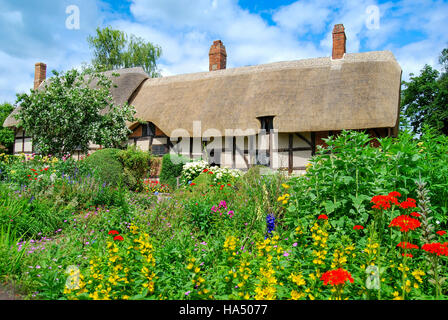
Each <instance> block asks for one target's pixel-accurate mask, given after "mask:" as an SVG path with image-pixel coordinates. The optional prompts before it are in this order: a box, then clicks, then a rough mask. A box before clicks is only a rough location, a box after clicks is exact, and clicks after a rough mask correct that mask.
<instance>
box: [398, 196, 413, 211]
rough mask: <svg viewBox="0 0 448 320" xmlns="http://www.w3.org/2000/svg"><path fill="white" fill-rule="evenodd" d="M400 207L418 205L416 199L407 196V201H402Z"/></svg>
mask: <svg viewBox="0 0 448 320" xmlns="http://www.w3.org/2000/svg"><path fill="white" fill-rule="evenodd" d="M400 207H401V208H402V209H407V208H415V207H416V204H415V200H414V199H412V198H407V199H406V201H403V202H402V203H400Z"/></svg>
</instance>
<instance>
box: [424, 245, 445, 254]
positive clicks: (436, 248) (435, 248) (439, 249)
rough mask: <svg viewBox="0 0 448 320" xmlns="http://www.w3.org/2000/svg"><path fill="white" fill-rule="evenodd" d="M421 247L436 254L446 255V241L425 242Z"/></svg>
mask: <svg viewBox="0 0 448 320" xmlns="http://www.w3.org/2000/svg"><path fill="white" fill-rule="evenodd" d="M422 249H423V250H425V251H426V252H428V253H432V254H436V255H438V256H448V248H447V243H444V244H441V243H440V242H434V243H425V244H424V245H423V246H422Z"/></svg>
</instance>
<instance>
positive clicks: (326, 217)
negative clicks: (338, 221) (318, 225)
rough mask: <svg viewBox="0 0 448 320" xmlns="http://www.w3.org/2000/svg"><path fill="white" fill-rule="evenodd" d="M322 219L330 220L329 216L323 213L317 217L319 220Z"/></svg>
mask: <svg viewBox="0 0 448 320" xmlns="http://www.w3.org/2000/svg"><path fill="white" fill-rule="evenodd" d="M320 219H323V220H328V216H327V215H326V214H321V215H320V216H318V217H317V220H320Z"/></svg>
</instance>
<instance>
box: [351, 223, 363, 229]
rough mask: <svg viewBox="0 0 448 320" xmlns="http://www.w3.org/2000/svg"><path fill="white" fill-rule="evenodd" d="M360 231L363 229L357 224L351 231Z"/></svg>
mask: <svg viewBox="0 0 448 320" xmlns="http://www.w3.org/2000/svg"><path fill="white" fill-rule="evenodd" d="M362 229H364V227H363V226H361V225H359V224H358V225H356V226H354V227H353V230H362Z"/></svg>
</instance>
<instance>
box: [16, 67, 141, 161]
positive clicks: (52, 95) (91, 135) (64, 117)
mask: <svg viewBox="0 0 448 320" xmlns="http://www.w3.org/2000/svg"><path fill="white" fill-rule="evenodd" d="M53 75H54V76H53V77H51V78H50V79H49V80H48V81H46V82H45V83H44V88H43V89H38V90H31V93H30V94H26V93H25V94H21V95H18V96H17V104H19V105H20V107H21V108H20V110H19V112H18V115H17V116H16V118H17V119H18V120H19V123H18V126H21V127H22V128H23V129H24V130H25V131H26V132H27V134H28V135H30V136H31V138H32V141H33V146H34V148H35V149H36V150H38V152H39V153H41V154H52V155H56V156H62V155H66V154H67V153H70V154H72V153H73V151H75V150H80V151H81V152H83V153H86V152H87V151H88V146H89V143H90V142H93V143H95V144H99V145H101V146H104V147H119V146H121V145H122V144H123V142H124V141H126V140H127V137H128V134H129V133H130V130H129V129H128V127H127V126H126V121H134V114H135V109H134V107H132V106H129V105H128V104H127V103H125V104H124V105H115V104H114V103H113V100H112V96H111V94H110V88H111V86H112V80H111V79H108V78H107V77H106V76H105V75H104V74H101V73H98V72H92V71H91V70H88V69H87V70H84V71H82V72H79V71H77V70H69V71H67V72H65V73H58V72H56V71H53ZM114 76H117V74H114Z"/></svg>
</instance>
